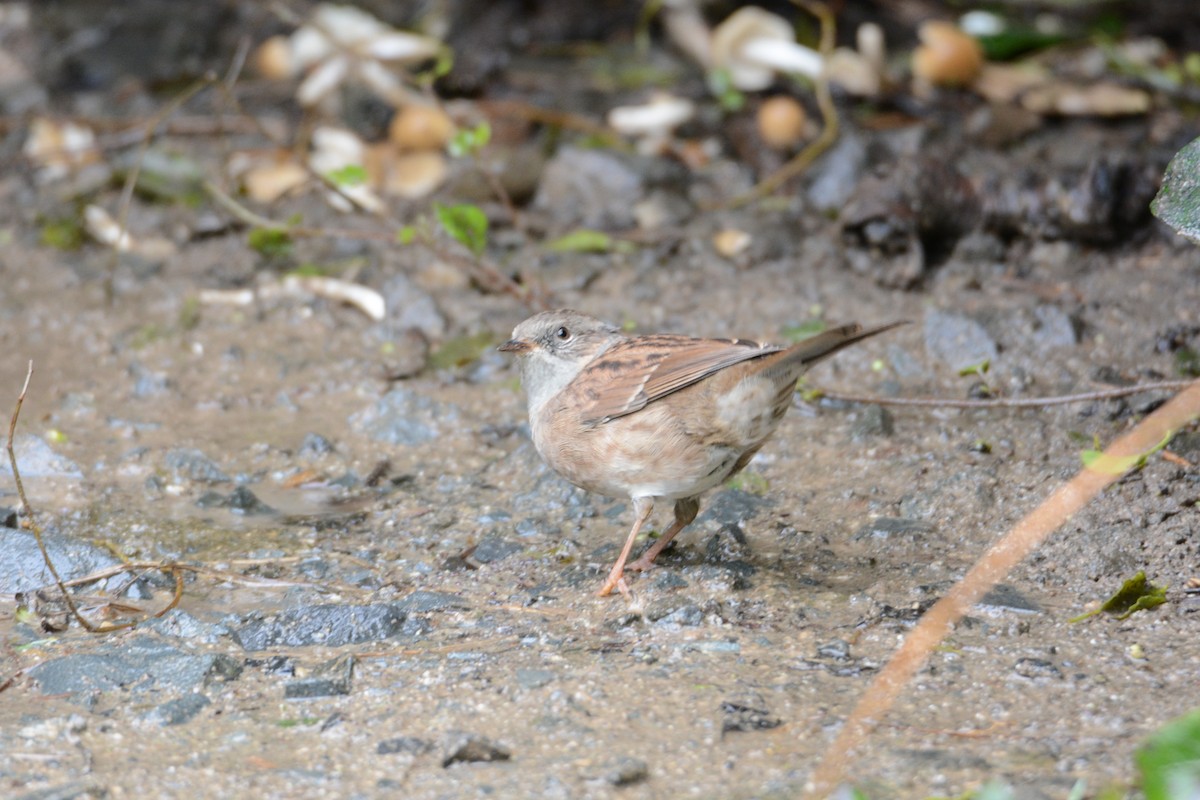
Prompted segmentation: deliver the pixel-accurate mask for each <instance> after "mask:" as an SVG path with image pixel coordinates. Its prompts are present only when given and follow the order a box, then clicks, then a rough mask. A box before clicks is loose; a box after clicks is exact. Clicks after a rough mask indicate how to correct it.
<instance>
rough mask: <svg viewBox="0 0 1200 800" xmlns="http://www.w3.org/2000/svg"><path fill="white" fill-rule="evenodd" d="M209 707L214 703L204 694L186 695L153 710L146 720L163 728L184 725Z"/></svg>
mask: <svg viewBox="0 0 1200 800" xmlns="http://www.w3.org/2000/svg"><path fill="white" fill-rule="evenodd" d="M209 705H212V701H211V700H209V699H208V698H207V697H205V696H204V695H202V694H185V695H184V696H183V697H176V698H175V699H174V700H168V701H167V702H165V703H163V704H162V705H160V706H157V707H156V708H154V709H151V711H150V712H149V713H148V714H146V716H145V719H146V720H147V721H149V722H154V723H157V724H159V725H163V726H167V725H182V724H183V723H185V722H188V721H190V720H191V719H193V718H194V717H195V716H196V715H197V714H199V713H200V712H201V711H203V710H204V708H205V707H206V706H209Z"/></svg>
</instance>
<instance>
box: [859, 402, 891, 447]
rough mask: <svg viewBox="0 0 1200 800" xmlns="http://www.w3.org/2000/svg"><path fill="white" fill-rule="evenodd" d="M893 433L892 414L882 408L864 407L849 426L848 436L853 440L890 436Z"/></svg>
mask: <svg viewBox="0 0 1200 800" xmlns="http://www.w3.org/2000/svg"><path fill="white" fill-rule="evenodd" d="M895 431H896V424H895V418H894V417H893V416H892V412H890V411H888V410H887V409H886V408H884V407H883V406H875V405H868V406H865V407H864V408H863V409H862V411H860V412H859V413H858V414H857V416H855V418H854V422H853V423H852V424H851V425H850V436H851V437H853V438H854V439H869V438H871V437H872V436H891V435H892V434H893V433H895Z"/></svg>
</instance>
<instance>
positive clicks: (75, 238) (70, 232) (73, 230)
mask: <svg viewBox="0 0 1200 800" xmlns="http://www.w3.org/2000/svg"><path fill="white" fill-rule="evenodd" d="M38 238H39V239H40V240H41V242H42V244H44V245H46V246H47V247H53V248H55V249H56V250H78V249H79V248H81V247H83V240H84V235H83V224H82V222H81V221H80V219H79V218H78V217H64V218H62V219H54V220H48V221H46V222H43V223H42V229H41V232H40V234H39V236H38Z"/></svg>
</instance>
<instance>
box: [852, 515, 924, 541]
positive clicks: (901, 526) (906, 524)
mask: <svg viewBox="0 0 1200 800" xmlns="http://www.w3.org/2000/svg"><path fill="white" fill-rule="evenodd" d="M933 530H934V529H933V526H932V525H930V524H928V523H926V522H921V521H920V520H915V519H906V518H904V517H879V518H877V519H873V520H871V521H870V522H868V523H866V524H865V525H863V526H862V527H860V528H859V529H858V530H857V531H855V532H854V538H855V539H856V540H862V539H891V538H893V537H901V536H902V537H904V538H907V539H913V540H916V539H922V538H924V536H925V534H927V533H933Z"/></svg>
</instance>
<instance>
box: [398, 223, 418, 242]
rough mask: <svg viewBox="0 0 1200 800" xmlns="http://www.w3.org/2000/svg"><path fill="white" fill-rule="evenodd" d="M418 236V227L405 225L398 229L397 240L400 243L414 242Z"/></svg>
mask: <svg viewBox="0 0 1200 800" xmlns="http://www.w3.org/2000/svg"><path fill="white" fill-rule="evenodd" d="M416 238H417V228H416V226H415V225H405V226H404V227H403V228H401V229H400V230H398V231H396V242H397V243H398V244H412V243H413V241H414V240H415V239H416Z"/></svg>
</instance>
